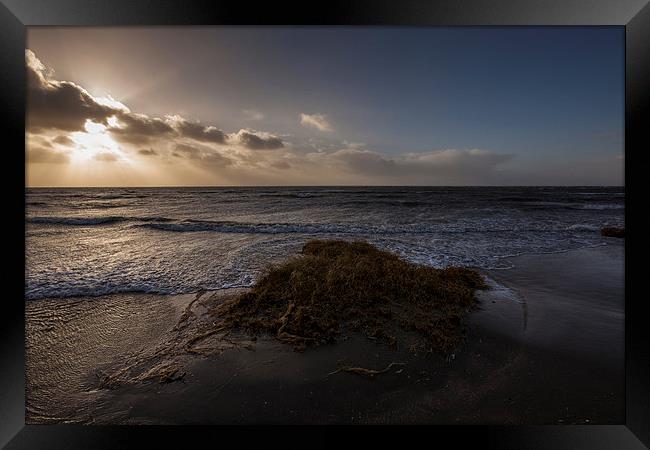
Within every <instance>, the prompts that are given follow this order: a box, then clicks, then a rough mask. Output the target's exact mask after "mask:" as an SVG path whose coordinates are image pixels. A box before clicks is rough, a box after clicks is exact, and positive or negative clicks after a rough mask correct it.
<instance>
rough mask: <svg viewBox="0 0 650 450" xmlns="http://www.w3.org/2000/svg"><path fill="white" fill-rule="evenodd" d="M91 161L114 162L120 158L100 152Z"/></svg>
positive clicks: (113, 154)
mask: <svg viewBox="0 0 650 450" xmlns="http://www.w3.org/2000/svg"><path fill="white" fill-rule="evenodd" d="M93 159H95V160H96V161H102V162H115V161H118V160H119V159H120V158H119V157H118V156H117V155H116V154H115V153H110V152H102V153H97V154H96V155H95V156H94V158H93Z"/></svg>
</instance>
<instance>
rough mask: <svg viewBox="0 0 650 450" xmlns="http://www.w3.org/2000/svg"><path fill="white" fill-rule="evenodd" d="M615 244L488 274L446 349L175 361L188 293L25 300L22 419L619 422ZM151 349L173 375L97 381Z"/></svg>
mask: <svg viewBox="0 0 650 450" xmlns="http://www.w3.org/2000/svg"><path fill="white" fill-rule="evenodd" d="M609 244H610V245H607V246H603V247H596V248H591V249H583V250H577V251H572V252H568V253H560V254H552V255H529V256H520V257H516V258H512V263H513V264H514V268H513V269H509V270H498V271H489V272H485V274H486V275H487V276H488V277H489V278H491V279H492V280H494V288H493V289H491V290H490V291H486V292H483V293H481V295H480V300H481V307H480V308H479V309H478V310H477V311H475V312H473V313H472V314H471V316H470V317H469V323H468V333H467V339H466V342H465V343H464V344H463V345H462V346H461V347H460V348H458V349H457V351H456V352H455V353H454V354H451V355H447V356H446V357H442V356H433V355H413V354H411V353H409V352H406V351H404V350H403V349H396V350H391V349H388V348H386V347H385V346H383V345H380V344H378V343H376V342H374V341H372V340H369V339H366V338H361V337H354V336H353V337H351V338H349V339H347V340H344V341H341V342H339V343H337V344H336V345H332V346H325V347H319V348H316V349H309V350H307V351H306V352H304V353H296V352H294V351H292V349H291V348H290V347H288V346H286V345H283V344H280V343H278V342H276V341H275V340H273V339H270V338H261V339H258V340H257V341H256V342H254V343H250V344H251V345H252V346H251V347H250V348H248V349H247V348H244V347H241V346H232V348H226V347H225V348H224V351H223V352H222V353H221V354H219V355H216V354H215V355H212V356H201V355H194V354H188V353H187V352H174V353H173V355H172V353H170V352H169V350H170V349H171V348H173V347H174V346H175V345H176V344H177V343H178V342H180V340H181V337H182V336H181V335H180V334H179V333H181V334H182V332H183V330H180V331H179V327H178V325H177V324H178V323H179V319H181V318H182V315H183V313H184V311H190V312H191V316H192V320H197V321H200V320H204V319H202V309H201V308H202V306H201V302H195V303H191V302H192V300H193V299H194V297H195V296H193V295H185V296H174V297H172V296H155V295H144V294H126V295H114V296H107V297H101V298H92V299H74V300H54V299H53V300H40V301H35V302H27V305H26V317H27V361H26V362H27V378H28V383H27V384H28V390H27V419H26V420H27V422H28V423H48V422H82V423H178V424H189V423H226V424H229V423H318V424H320V423H401V424H408V423H432V424H443V423H476V424H480V423H490V424H515V423H529V424H549V423H552V424H555V423H599V424H609V423H621V422H622V421H623V419H624V357H623V356H624V334H623V330H624V328H623V326H624V297H623V292H624V290H623V289H624V276H623V274H624V270H623V269H624V268H623V261H624V258H623V255H624V249H623V242H622V241H617V240H615V239H612V240H611V242H609ZM190 305H191V306H190ZM188 306H190V307H189V308H188ZM188 320H189V319H188ZM246 347H248V345H247V346H246ZM170 355H172V356H170ZM145 357H146V359H148V361H149V362H148V364H149V366H147V367H145V366H142V367H144V368H143V369H142V370H145V369H147V368H150V367H151V366H152V364H153V365H154V366H155V365H156V364H158V362H160V364H163V365H165V364H169V367H172V365H173V367H179V372H178V374H182V376H181V375H179V376H180V381H174V382H170V383H163V384H161V383H158V382H157V381H152V380H148V381H141V382H129V380H128V379H126V382H124V383H117V384H115V385H111V386H110V388H100V387H99V385H100V379H101V377H102V375H103V374H107V373H113V374H114V373H121V372H120V371H121V370H122V369H124V368H125V367H127V366H128V367H139V366H137V364H139V359H144V358H145ZM156 358H159V360H160V361H158V362H155V361H157V360H156ZM151 361H154V363H151ZM392 362H393V363H394V362H398V363H403V365H396V366H393V367H391V369H390V370H388V371H387V372H386V373H383V374H381V375H378V376H377V377H376V378H375V379H372V380H368V379H365V378H362V377H359V376H357V375H354V374H350V373H341V372H339V373H334V374H332V372H335V371H336V369H337V367H340V366H341V365H342V364H348V365H353V366H359V367H365V368H372V369H383V368H385V367H387V366H388V365H389V364H390V363H392ZM155 367H160V366H155ZM165 367H167V366H165ZM131 381H133V380H131Z"/></svg>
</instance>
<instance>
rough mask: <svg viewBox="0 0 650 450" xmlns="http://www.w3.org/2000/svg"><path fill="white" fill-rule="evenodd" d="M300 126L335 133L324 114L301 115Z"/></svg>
mask: <svg viewBox="0 0 650 450" xmlns="http://www.w3.org/2000/svg"><path fill="white" fill-rule="evenodd" d="M300 124H301V125H304V126H307V127H314V128H317V129H319V130H320V131H334V130H333V129H332V126H331V125H330V123H329V121H328V120H327V117H326V116H325V115H324V114H319V113H316V114H305V113H301V114H300Z"/></svg>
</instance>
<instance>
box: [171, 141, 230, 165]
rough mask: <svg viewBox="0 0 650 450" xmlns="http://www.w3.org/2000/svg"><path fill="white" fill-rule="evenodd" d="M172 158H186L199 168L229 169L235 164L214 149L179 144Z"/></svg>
mask: <svg viewBox="0 0 650 450" xmlns="http://www.w3.org/2000/svg"><path fill="white" fill-rule="evenodd" d="M172 156H176V157H178V158H185V159H187V160H189V161H190V162H192V163H194V164H195V165H198V166H212V167H227V166H230V165H232V164H233V160H232V159H231V158H228V157H226V156H223V155H222V154H221V153H219V152H217V151H216V150H214V149H210V148H206V147H195V146H191V145H186V144H177V145H176V146H175V147H174V151H173V152H172Z"/></svg>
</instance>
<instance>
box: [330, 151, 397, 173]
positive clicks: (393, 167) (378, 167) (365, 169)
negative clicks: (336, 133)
mask: <svg viewBox="0 0 650 450" xmlns="http://www.w3.org/2000/svg"><path fill="white" fill-rule="evenodd" d="M329 158H331V159H334V160H337V161H339V162H343V163H344V164H345V165H346V166H347V168H348V170H352V171H354V172H358V173H365V174H373V175H391V174H396V173H397V169H398V167H397V163H396V162H395V161H394V160H392V159H389V158H387V157H385V156H384V155H382V154H380V153H377V152H373V151H369V150H359V149H357V148H346V149H342V150H338V151H336V152H334V153H332V154H330V156H329Z"/></svg>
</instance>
